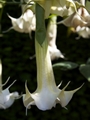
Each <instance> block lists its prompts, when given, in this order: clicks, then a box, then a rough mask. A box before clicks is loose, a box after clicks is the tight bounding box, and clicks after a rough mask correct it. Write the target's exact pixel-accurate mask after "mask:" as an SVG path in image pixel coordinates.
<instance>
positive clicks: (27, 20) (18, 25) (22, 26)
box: [8, 9, 36, 33]
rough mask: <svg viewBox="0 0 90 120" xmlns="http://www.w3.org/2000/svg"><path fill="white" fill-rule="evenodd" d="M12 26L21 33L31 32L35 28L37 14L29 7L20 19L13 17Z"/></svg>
mask: <svg viewBox="0 0 90 120" xmlns="http://www.w3.org/2000/svg"><path fill="white" fill-rule="evenodd" d="M8 17H9V18H10V19H11V22H12V27H11V28H10V29H14V30H16V31H18V32H21V33H31V31H34V30H35V26H36V25H35V20H36V19H35V15H34V14H33V12H32V11H31V10H30V9H27V10H26V11H25V13H24V14H22V15H21V16H20V17H19V18H18V19H16V18H13V17H11V16H10V15H8Z"/></svg>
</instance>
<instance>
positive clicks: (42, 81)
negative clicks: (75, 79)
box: [35, 4, 56, 90]
mask: <svg viewBox="0 0 90 120" xmlns="http://www.w3.org/2000/svg"><path fill="white" fill-rule="evenodd" d="M44 13H45V11H44V9H43V8H42V7H41V6H40V5H39V4H36V32H35V50H36V63H37V84H38V89H39V90H40V89H41V88H45V87H48V86H49V87H50V85H51V87H52V88H53V87H55V85H56V84H55V81H54V74H53V69H52V63H51V59H50V55H49V50H48V43H47V40H46V28H45V20H44ZM39 40H40V41H39ZM41 41H42V42H41ZM40 43H42V44H40Z"/></svg>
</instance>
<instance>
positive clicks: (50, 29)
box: [47, 15, 64, 60]
mask: <svg viewBox="0 0 90 120" xmlns="http://www.w3.org/2000/svg"><path fill="white" fill-rule="evenodd" d="M56 21H57V16H55V15H52V17H51V18H50V21H49V23H48V26H47V40H48V45H49V53H50V57H51V60H54V59H57V58H64V55H63V54H62V53H61V51H60V50H59V49H57V46H56V36H57V24H56Z"/></svg>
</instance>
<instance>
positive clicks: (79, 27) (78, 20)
mask: <svg viewBox="0 0 90 120" xmlns="http://www.w3.org/2000/svg"><path fill="white" fill-rule="evenodd" d="M83 2H85V1H83ZM83 5H85V3H83ZM61 23H62V24H64V25H65V26H67V27H73V28H74V29H75V30H74V32H76V33H78V35H79V36H82V37H83V38H89V37H90V28H89V27H90V14H89V13H88V11H87V10H86V9H85V8H83V7H80V8H79V9H78V11H77V13H76V12H74V13H73V14H72V15H70V16H69V17H67V18H66V19H64V20H63V21H60V22H59V23H58V24H61Z"/></svg>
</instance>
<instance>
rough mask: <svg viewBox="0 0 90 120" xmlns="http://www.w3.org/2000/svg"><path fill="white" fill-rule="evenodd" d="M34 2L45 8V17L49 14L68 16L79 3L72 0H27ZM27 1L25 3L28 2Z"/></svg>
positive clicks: (75, 9)
mask: <svg viewBox="0 0 90 120" xmlns="http://www.w3.org/2000/svg"><path fill="white" fill-rule="evenodd" d="M32 1H34V2H36V3H38V4H39V5H41V6H42V7H43V8H44V9H45V18H48V16H49V15H50V13H51V14H56V15H58V16H62V17H63V16H68V15H71V14H72V13H73V12H75V11H77V7H79V6H80V4H79V3H78V2H76V1H73V0H28V2H32ZM28 2H27V3H28Z"/></svg>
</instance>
